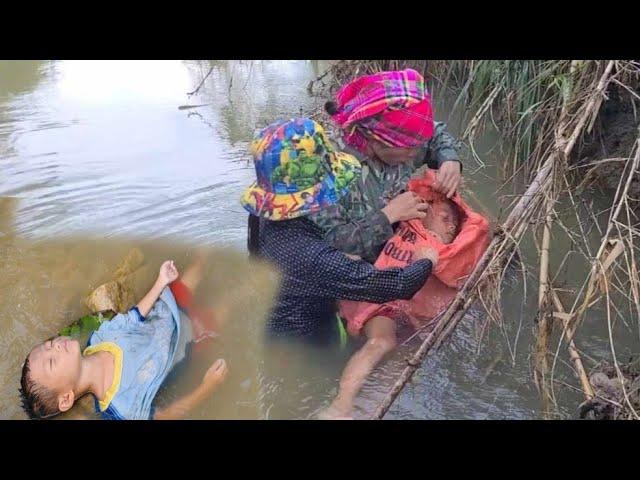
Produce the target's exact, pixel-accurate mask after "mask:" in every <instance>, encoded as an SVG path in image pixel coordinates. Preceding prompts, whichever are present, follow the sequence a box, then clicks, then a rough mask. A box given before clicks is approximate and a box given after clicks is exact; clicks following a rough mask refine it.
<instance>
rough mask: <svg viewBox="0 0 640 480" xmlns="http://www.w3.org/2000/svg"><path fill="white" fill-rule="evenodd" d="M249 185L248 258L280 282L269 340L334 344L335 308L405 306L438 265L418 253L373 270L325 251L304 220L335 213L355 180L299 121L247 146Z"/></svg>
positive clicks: (338, 155) (313, 127) (351, 167)
mask: <svg viewBox="0 0 640 480" xmlns="http://www.w3.org/2000/svg"><path fill="white" fill-rule="evenodd" d="M251 152H252V154H253V157H254V164H255V170H256V182H254V183H253V184H252V185H251V186H250V187H249V188H248V189H246V190H245V192H244V193H243V195H242V198H241V204H242V205H243V207H244V208H245V209H246V210H247V211H248V212H249V214H250V222H253V223H254V231H255V223H256V220H258V222H257V223H258V229H257V230H258V231H257V234H256V235H255V236H254V237H255V238H257V240H258V242H257V245H254V246H253V248H252V250H253V251H254V252H255V253H257V254H258V255H259V256H260V257H261V258H263V259H265V260H267V261H269V262H271V263H272V264H273V265H274V266H275V267H276V268H277V269H278V270H279V271H280V273H281V274H282V282H281V285H280V290H279V293H278V296H277V299H276V301H275V306H274V308H273V309H272V312H271V314H270V317H269V319H268V321H267V332H268V334H269V336H270V337H272V338H273V337H275V338H282V337H297V338H303V339H307V340H310V341H312V342H313V343H327V342H329V341H331V340H332V339H334V338H335V327H336V323H335V318H336V317H335V315H336V300H338V299H350V300H363V301H368V302H374V303H382V302H386V301H389V300H395V299H400V298H404V299H408V298H411V297H412V296H413V295H414V294H415V293H416V292H417V291H418V290H419V289H420V288H421V287H422V286H423V285H424V283H425V282H426V281H427V278H428V277H429V274H430V273H431V269H432V268H433V266H434V265H435V263H436V262H437V255H435V252H434V251H433V250H424V251H420V252H418V253H417V255H416V258H415V262H414V263H412V264H411V265H409V266H407V267H405V268H390V269H385V270H378V269H376V268H374V267H373V266H372V265H371V264H369V263H367V262H364V261H362V260H354V259H352V258H349V257H348V256H347V255H345V254H344V253H342V252H340V251H338V250H337V249H335V248H333V247H332V246H330V245H329V244H328V243H327V242H326V241H325V240H324V239H323V235H322V231H321V229H320V228H319V227H318V226H317V225H315V224H314V223H313V222H312V221H310V220H309V219H308V218H307V217H308V215H309V214H310V213H312V212H319V211H322V210H323V209H326V208H329V207H331V206H332V205H335V204H336V203H337V202H338V201H339V200H340V198H341V197H343V196H344V195H345V194H347V192H348V191H349V188H350V187H351V185H353V183H354V181H355V180H356V179H357V177H358V175H359V174H360V164H359V162H358V161H357V160H356V159H355V158H354V157H353V156H351V155H348V154H345V153H342V152H338V151H336V150H335V148H334V147H333V145H332V144H331V143H330V142H329V140H328V138H327V137H326V134H325V132H324V129H323V128H322V126H321V125H319V124H318V123H316V122H315V121H313V120H310V119H306V118H299V119H292V120H288V121H279V122H276V123H274V124H272V125H270V126H268V127H267V128H265V129H263V130H262V131H260V132H259V133H258V134H257V136H256V138H255V139H254V141H253V143H252V144H251Z"/></svg>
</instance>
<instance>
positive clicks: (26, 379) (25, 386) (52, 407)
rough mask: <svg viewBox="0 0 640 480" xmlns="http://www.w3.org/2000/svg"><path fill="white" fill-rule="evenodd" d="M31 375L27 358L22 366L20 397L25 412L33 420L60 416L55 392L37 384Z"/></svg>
mask: <svg viewBox="0 0 640 480" xmlns="http://www.w3.org/2000/svg"><path fill="white" fill-rule="evenodd" d="M30 373H31V370H30V366H29V357H27V359H26V360H25V361H24V365H23V366H22V376H21V378H20V397H21V400H22V408H24V411H25V412H27V415H29V418H31V419H41V418H49V417H53V416H54V415H57V414H59V413H60V410H58V399H57V395H56V394H55V392H53V391H51V390H49V389H48V388H46V387H43V386H42V385H38V384H37V383H35V382H34V381H33V380H32V379H31V376H30V375H29V374H30Z"/></svg>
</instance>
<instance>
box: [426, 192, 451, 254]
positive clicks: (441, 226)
mask: <svg viewBox="0 0 640 480" xmlns="http://www.w3.org/2000/svg"><path fill="white" fill-rule="evenodd" d="M459 223H460V218H459V215H458V212H457V210H456V208H455V207H454V206H453V205H452V204H451V202H450V201H446V202H434V203H432V204H430V207H429V210H427V215H426V216H425V217H424V218H423V219H422V224H423V225H424V227H425V228H426V229H427V230H430V231H431V232H433V233H434V234H435V235H436V237H438V238H439V239H440V241H441V242H442V243H445V244H448V243H451V242H453V240H454V239H455V238H456V232H457V230H458V225H459Z"/></svg>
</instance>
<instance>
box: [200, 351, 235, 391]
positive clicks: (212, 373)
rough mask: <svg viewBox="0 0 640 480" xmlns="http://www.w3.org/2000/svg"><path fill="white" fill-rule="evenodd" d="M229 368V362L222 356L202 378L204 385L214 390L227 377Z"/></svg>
mask: <svg viewBox="0 0 640 480" xmlns="http://www.w3.org/2000/svg"><path fill="white" fill-rule="evenodd" d="M228 371H229V368H228V367H227V362H225V361H224V360H223V359H222V358H219V359H218V360H216V361H215V362H213V365H211V366H210V367H209V370H207V373H205V374H204V377H203V378H202V386H203V387H204V388H206V389H207V390H213V389H214V388H216V387H217V386H218V385H220V384H221V383H222V382H224V379H225V378H226V377H227V372H228Z"/></svg>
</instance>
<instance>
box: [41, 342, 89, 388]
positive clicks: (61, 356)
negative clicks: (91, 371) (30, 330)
mask: <svg viewBox="0 0 640 480" xmlns="http://www.w3.org/2000/svg"><path fill="white" fill-rule="evenodd" d="M81 362H82V352H81V351H80V343H79V342H78V341H77V340H73V339H72V338H70V337H56V338H53V339H51V340H47V341H46V342H44V343H41V344H40V345H38V346H37V347H35V348H34V349H33V350H31V353H30V354H29V369H30V371H31V374H30V375H31V379H32V380H33V381H34V382H36V383H38V384H40V385H43V386H44V387H46V388H48V389H49V390H53V391H54V392H64V391H69V390H73V388H74V386H75V383H76V381H77V379H78V377H79V376H80V366H81Z"/></svg>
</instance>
